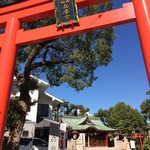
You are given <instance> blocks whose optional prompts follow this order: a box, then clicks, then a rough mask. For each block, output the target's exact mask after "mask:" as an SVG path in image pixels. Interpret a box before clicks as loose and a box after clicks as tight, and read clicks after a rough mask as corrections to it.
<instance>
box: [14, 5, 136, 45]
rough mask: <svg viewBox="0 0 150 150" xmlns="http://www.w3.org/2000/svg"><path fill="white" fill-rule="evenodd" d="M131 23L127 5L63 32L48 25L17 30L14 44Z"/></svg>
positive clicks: (132, 13) (94, 16)
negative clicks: (27, 29) (28, 29)
mask: <svg viewBox="0 0 150 150" xmlns="http://www.w3.org/2000/svg"><path fill="white" fill-rule="evenodd" d="M133 21H135V14H134V10H133V6H132V3H129V4H128V5H125V6H124V8H120V9H116V10H112V11H108V12H105V13H100V14H96V15H92V16H87V17H84V18H80V19H79V24H80V25H79V26H75V27H74V28H65V29H64V30H59V31H58V30H57V28H56V25H50V26H46V27H42V28H38V29H34V30H30V31H24V30H19V31H18V33H17V39H16V44H17V45H19V46H20V45H24V44H31V43H33V42H40V41H43V40H52V39H56V38H58V37H65V36H70V35H73V34H79V33H83V32H89V31H93V30H97V29H102V28H107V27H111V26H115V25H120V24H124V23H129V22H133Z"/></svg>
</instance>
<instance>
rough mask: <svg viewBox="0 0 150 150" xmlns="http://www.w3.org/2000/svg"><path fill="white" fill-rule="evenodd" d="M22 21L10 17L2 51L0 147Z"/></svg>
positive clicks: (0, 64) (0, 66)
mask: <svg viewBox="0 0 150 150" xmlns="http://www.w3.org/2000/svg"><path fill="white" fill-rule="evenodd" d="M19 27H20V22H19V21H18V19H16V18H10V19H8V22H7V26H6V31H5V35H4V40H3V46H2V48H1V53H0V149H1V147H2V141H3V134H4V128H5V122H6V118H7V109H8V105H9V100H10V91H11V86H12V81H13V75H14V69H15V64H16V54H17V51H16V44H15V39H16V33H17V30H18V29H19Z"/></svg>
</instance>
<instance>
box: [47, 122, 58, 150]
mask: <svg viewBox="0 0 150 150" xmlns="http://www.w3.org/2000/svg"><path fill="white" fill-rule="evenodd" d="M48 145H49V148H48V150H58V149H59V147H58V146H59V123H57V122H51V123H50V134H49V144H48Z"/></svg>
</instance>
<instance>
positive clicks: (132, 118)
mask: <svg viewBox="0 0 150 150" xmlns="http://www.w3.org/2000/svg"><path fill="white" fill-rule="evenodd" d="M96 115H97V116H99V117H101V118H104V119H105V122H106V124H107V125H108V126H110V127H112V128H115V129H118V130H120V131H121V132H122V133H123V134H130V133H132V132H137V133H140V132H141V131H143V130H144V129H145V126H146V123H145V121H144V118H143V117H142V115H141V114H140V113H139V112H138V111H137V110H136V109H133V108H131V107H130V106H129V105H126V104H125V103H123V102H120V103H118V104H116V105H115V106H113V107H110V108H109V110H101V109H100V110H99V111H98V113H96Z"/></svg>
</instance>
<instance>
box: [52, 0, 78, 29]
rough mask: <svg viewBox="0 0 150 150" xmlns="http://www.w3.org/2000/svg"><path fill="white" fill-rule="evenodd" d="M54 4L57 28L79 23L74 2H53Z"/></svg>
mask: <svg viewBox="0 0 150 150" xmlns="http://www.w3.org/2000/svg"><path fill="white" fill-rule="evenodd" d="M54 4H55V17H56V25H57V28H63V27H64V26H69V25H71V26H72V25H75V24H78V23H79V19H78V11H77V5H76V4H75V0H55V2H54Z"/></svg>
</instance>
